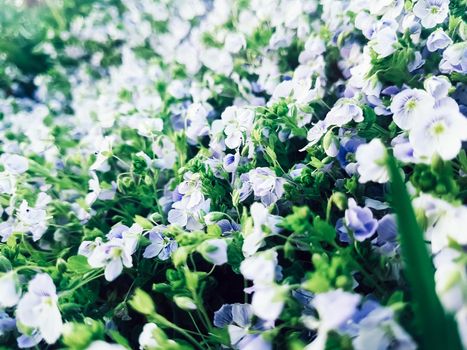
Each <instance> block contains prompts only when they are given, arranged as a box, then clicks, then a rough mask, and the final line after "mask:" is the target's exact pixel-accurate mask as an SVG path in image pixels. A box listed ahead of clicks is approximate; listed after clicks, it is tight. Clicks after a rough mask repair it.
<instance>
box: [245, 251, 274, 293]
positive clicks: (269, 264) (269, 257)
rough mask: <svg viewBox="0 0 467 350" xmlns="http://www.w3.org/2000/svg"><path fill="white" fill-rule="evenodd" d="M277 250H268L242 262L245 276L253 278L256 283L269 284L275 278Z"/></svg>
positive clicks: (249, 278)
mask: <svg viewBox="0 0 467 350" xmlns="http://www.w3.org/2000/svg"><path fill="white" fill-rule="evenodd" d="M276 268H277V252H275V251H272V250H266V251H264V252H259V253H256V254H255V255H253V256H250V257H249V258H246V259H245V260H243V261H242V263H241V264H240V272H241V273H242V275H243V277H245V278H246V279H248V280H252V281H253V283H254V284H255V285H260V284H268V283H271V282H273V281H274V280H275V276H276Z"/></svg>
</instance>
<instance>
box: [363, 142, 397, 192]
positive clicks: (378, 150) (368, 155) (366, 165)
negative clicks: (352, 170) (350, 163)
mask: <svg viewBox="0 0 467 350" xmlns="http://www.w3.org/2000/svg"><path fill="white" fill-rule="evenodd" d="M386 157H387V150H386V147H384V145H383V143H382V142H381V140H380V139H373V140H371V142H370V143H367V144H365V145H360V146H359V147H358V148H357V152H356V153H355V158H356V160H357V164H358V165H357V171H358V173H359V175H360V177H359V179H358V181H359V182H361V183H365V182H368V181H373V182H378V183H385V182H387V181H388V180H389V174H388V170H387V166H386Z"/></svg>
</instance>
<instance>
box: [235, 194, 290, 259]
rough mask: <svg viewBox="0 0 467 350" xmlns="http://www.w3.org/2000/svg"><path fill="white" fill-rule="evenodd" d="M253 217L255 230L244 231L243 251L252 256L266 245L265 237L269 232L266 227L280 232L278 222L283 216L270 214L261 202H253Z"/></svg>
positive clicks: (272, 231) (251, 209)
mask: <svg viewBox="0 0 467 350" xmlns="http://www.w3.org/2000/svg"><path fill="white" fill-rule="evenodd" d="M250 213H251V217H252V218H253V231H252V232H249V233H248V234H247V233H243V236H244V240H243V246H242V252H243V255H244V256H251V255H253V254H254V253H256V252H257V251H258V249H259V248H261V247H262V246H263V245H264V239H265V238H266V236H267V233H266V232H264V229H265V228H267V229H268V230H270V231H271V234H275V233H277V232H279V228H278V226H277V225H278V223H279V222H280V220H281V218H280V217H279V216H276V215H271V214H269V211H268V209H267V208H266V207H265V206H264V205H263V204H261V203H256V202H255V203H253V204H252V205H251V207H250Z"/></svg>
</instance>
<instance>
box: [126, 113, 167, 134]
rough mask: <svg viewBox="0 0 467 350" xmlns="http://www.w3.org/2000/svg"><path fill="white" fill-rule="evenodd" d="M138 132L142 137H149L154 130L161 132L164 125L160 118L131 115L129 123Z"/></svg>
mask: <svg viewBox="0 0 467 350" xmlns="http://www.w3.org/2000/svg"><path fill="white" fill-rule="evenodd" d="M129 126H131V127H132V128H133V129H136V130H137V131H138V134H139V135H141V136H144V137H151V136H152V135H153V134H154V133H155V132H161V131H162V128H163V126H164V123H163V122H162V119H160V118H147V117H142V116H136V117H132V118H131V121H130V123H129Z"/></svg>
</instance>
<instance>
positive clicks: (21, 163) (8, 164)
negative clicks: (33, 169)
mask: <svg viewBox="0 0 467 350" xmlns="http://www.w3.org/2000/svg"><path fill="white" fill-rule="evenodd" d="M0 163H1V164H2V165H3V167H4V168H5V171H6V172H8V173H10V174H12V175H20V174H22V173H24V172H25V171H27V170H28V168H29V161H28V159H27V158H25V157H23V156H20V155H17V154H7V153H4V154H2V155H1V156H0Z"/></svg>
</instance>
